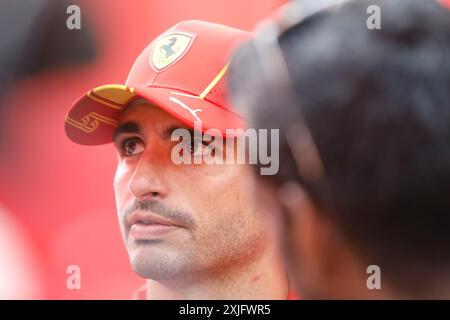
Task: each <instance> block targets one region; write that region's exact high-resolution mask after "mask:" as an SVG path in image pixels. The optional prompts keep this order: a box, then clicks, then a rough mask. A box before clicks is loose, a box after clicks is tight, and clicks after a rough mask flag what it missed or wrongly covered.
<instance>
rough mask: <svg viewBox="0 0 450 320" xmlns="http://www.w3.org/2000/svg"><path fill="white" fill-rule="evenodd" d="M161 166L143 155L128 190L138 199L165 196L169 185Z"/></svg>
mask: <svg viewBox="0 0 450 320" xmlns="http://www.w3.org/2000/svg"><path fill="white" fill-rule="evenodd" d="M162 172H163V170H162V168H161V166H159V165H157V164H155V163H153V161H152V159H151V158H149V157H141V158H140V159H139V162H138V164H137V166H136V169H135V171H134V173H133V176H132V177H131V180H130V182H129V184H128V190H129V191H130V193H131V194H132V195H133V196H134V197H135V198H136V199H138V200H148V199H155V198H164V197H166V195H167V185H166V184H165V182H164V179H163V177H162Z"/></svg>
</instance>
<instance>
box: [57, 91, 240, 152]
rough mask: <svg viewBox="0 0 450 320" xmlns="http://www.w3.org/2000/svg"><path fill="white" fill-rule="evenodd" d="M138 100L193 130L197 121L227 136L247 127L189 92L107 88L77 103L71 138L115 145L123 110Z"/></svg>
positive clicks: (70, 117)
mask: <svg viewBox="0 0 450 320" xmlns="http://www.w3.org/2000/svg"><path fill="white" fill-rule="evenodd" d="M138 98H144V99H147V100H149V101H150V102H152V103H153V104H154V105H156V106H158V107H159V108H161V109H162V110H164V111H166V112H167V113H169V114H170V115H172V116H173V117H175V118H177V119H179V120H180V121H181V122H183V123H185V124H186V125H187V126H189V127H192V128H194V124H195V122H196V121H201V128H202V130H203V131H205V130H208V129H217V130H218V131H220V133H222V134H223V135H224V136H225V135H229V134H227V131H226V129H243V128H245V127H244V125H245V124H244V120H243V119H242V118H241V117H240V116H239V115H237V114H235V113H233V112H231V111H229V110H226V109H224V108H221V107H219V106H218V105H216V104H214V103H212V102H210V101H207V100H205V99H203V98H201V97H199V96H194V95H191V94H188V93H186V92H182V91H179V90H174V89H169V88H160V87H145V88H136V87H135V88H133V87H129V86H125V85H105V86H100V87H97V88H95V89H93V90H91V91H89V92H88V93H86V94H85V95H83V96H82V97H80V98H79V99H78V100H77V101H75V103H74V104H73V106H72V107H71V109H70V110H69V112H68V113H67V115H66V123H65V131H66V134H67V136H68V137H69V138H70V139H71V140H72V141H74V142H76V143H78V144H83V145H99V144H105V143H109V142H111V141H112V136H113V133H114V130H115V128H116V127H117V125H118V124H119V121H120V118H121V115H122V113H123V110H124V109H125V108H126V107H127V106H128V105H129V104H130V103H131V102H132V101H134V100H135V99H138Z"/></svg>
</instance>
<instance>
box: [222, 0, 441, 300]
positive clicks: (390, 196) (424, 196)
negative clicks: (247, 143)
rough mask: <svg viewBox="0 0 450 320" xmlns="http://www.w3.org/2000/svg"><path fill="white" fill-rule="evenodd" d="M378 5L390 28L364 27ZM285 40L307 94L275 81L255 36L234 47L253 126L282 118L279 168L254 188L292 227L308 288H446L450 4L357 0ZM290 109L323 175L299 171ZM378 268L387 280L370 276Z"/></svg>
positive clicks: (273, 124)
mask: <svg viewBox="0 0 450 320" xmlns="http://www.w3.org/2000/svg"><path fill="white" fill-rule="evenodd" d="M370 5H378V6H379V7H380V9H381V29H380V30H370V29H368V28H367V27H366V20H367V18H368V17H369V15H368V14H367V12H366V10H367V8H368V7H369V6H370ZM278 41H279V44H280V47H281V50H282V53H283V56H284V59H285V61H286V65H287V67H288V71H289V76H290V79H291V83H292V86H293V89H294V90H293V91H295V100H296V102H297V103H296V104H295V105H293V106H292V105H290V104H286V103H285V100H283V96H282V95H276V92H275V91H276V88H275V89H274V88H273V87H272V88H271V87H269V84H268V81H267V78H265V75H264V74H263V68H262V65H261V59H259V53H258V51H257V47H256V45H255V42H249V43H246V44H245V45H244V46H242V47H241V48H240V49H239V50H238V51H237V52H236V54H235V56H234V58H233V60H232V63H231V66H230V92H231V95H232V98H233V99H234V101H235V104H236V105H237V106H238V107H240V108H242V109H244V112H245V113H246V114H247V116H248V117H249V120H250V123H251V126H252V127H256V128H279V129H280V170H279V172H278V174H277V175H274V176H261V177H260V178H259V179H258V180H257V181H256V182H257V183H256V188H257V191H258V192H257V193H256V194H257V196H258V199H259V201H258V202H259V203H261V205H262V206H263V207H264V208H268V210H267V211H270V213H271V215H270V217H271V218H274V219H276V220H275V221H277V222H278V223H280V226H282V227H283V229H281V230H282V234H281V235H282V236H284V242H285V244H286V246H287V250H288V251H287V257H288V258H289V262H290V265H291V272H292V274H293V276H294V279H295V280H296V282H297V285H298V287H299V288H300V292H301V293H302V296H303V297H305V298H449V297H450V232H449V230H450V12H449V11H448V10H447V9H445V8H443V7H442V6H440V5H439V4H438V3H437V2H435V1H430V0H396V1H389V0H384V1H383V0H370V1H365V0H364V1H354V2H351V3H348V4H345V5H343V6H342V7H341V8H340V9H339V10H337V11H330V10H327V11H324V12H321V13H319V14H315V15H313V16H311V17H309V18H307V19H306V20H304V21H303V22H301V23H300V24H298V25H295V26H293V27H291V28H290V29H288V30H287V31H285V32H284V33H282V34H281V36H280V37H279V38H278ZM274 93H275V94H274ZM291 108H299V109H300V108H301V110H302V113H303V115H304V119H305V121H306V123H307V126H308V127H309V130H310V133H311V136H312V140H313V141H314V143H315V146H316V147H317V151H318V155H319V156H320V159H321V164H322V165H323V177H324V181H325V184H324V183H313V182H311V181H310V180H306V179H304V176H303V175H302V174H300V171H301V164H299V163H298V161H297V162H296V159H297V158H296V154H295V151H293V148H292V146H291V144H290V143H289V141H288V140H289V139H286V138H285V137H286V135H287V131H288V130H289V128H290V127H289V126H290V125H291V124H292V122H295V119H293V116H292V115H295V114H296V112H293V110H291ZM294 111H295V110H294ZM293 120H294V121H293ZM299 168H300V170H299ZM258 172H259V171H258ZM286 220H287V221H288V223H284V224H283V223H282V222H283V221H286ZM370 265H377V266H379V267H380V270H381V289H380V290H377V289H375V290H369V288H368V286H367V279H368V278H369V276H370V274H368V273H367V267H368V266H370Z"/></svg>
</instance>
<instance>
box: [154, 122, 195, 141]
mask: <svg viewBox="0 0 450 320" xmlns="http://www.w3.org/2000/svg"><path fill="white" fill-rule="evenodd" d="M177 129H184V130H187V131H189V133H190V134H191V136H193V135H194V129H192V128H187V127H183V126H182V125H173V126H168V127H167V128H165V129H164V130H163V131H162V132H161V137H162V138H163V139H164V140H169V139H170V138H171V137H172V133H173V132H174V131H175V130H177Z"/></svg>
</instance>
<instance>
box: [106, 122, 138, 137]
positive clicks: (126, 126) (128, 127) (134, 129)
mask: <svg viewBox="0 0 450 320" xmlns="http://www.w3.org/2000/svg"><path fill="white" fill-rule="evenodd" d="M122 133H139V134H142V130H141V127H140V126H139V125H138V124H137V122H135V121H128V122H125V123H123V124H121V125H119V126H118V127H117V128H116V130H114V133H113V137H112V138H113V141H116V139H117V137H118V136H119V135H120V134H122Z"/></svg>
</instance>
